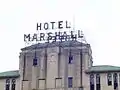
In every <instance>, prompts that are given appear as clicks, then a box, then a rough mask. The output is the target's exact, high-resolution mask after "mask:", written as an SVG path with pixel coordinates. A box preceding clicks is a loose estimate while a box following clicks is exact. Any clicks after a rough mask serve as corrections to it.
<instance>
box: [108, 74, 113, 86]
mask: <svg viewBox="0 0 120 90" xmlns="http://www.w3.org/2000/svg"><path fill="white" fill-rule="evenodd" d="M107 83H108V86H111V85H112V74H111V73H108V74H107Z"/></svg>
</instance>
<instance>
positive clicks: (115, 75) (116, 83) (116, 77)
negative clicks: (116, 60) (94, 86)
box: [113, 73, 118, 90]
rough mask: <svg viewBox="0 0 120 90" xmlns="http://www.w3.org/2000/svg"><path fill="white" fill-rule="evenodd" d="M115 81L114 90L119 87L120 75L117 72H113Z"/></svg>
mask: <svg viewBox="0 0 120 90" xmlns="http://www.w3.org/2000/svg"><path fill="white" fill-rule="evenodd" d="M113 81H114V90H116V89H117V88H118V76H117V73H114V74H113Z"/></svg>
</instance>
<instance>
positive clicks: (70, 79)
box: [68, 77, 73, 88]
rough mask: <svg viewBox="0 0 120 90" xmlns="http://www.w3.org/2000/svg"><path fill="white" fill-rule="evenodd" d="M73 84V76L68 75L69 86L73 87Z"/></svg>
mask: <svg viewBox="0 0 120 90" xmlns="http://www.w3.org/2000/svg"><path fill="white" fill-rule="evenodd" d="M72 86H73V77H68V88H72Z"/></svg>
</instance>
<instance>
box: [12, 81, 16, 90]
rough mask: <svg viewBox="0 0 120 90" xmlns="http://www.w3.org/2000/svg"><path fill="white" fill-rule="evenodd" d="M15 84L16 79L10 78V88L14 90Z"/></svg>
mask: <svg viewBox="0 0 120 90" xmlns="http://www.w3.org/2000/svg"><path fill="white" fill-rule="evenodd" d="M15 86H16V80H15V79H12V86H11V90H15Z"/></svg>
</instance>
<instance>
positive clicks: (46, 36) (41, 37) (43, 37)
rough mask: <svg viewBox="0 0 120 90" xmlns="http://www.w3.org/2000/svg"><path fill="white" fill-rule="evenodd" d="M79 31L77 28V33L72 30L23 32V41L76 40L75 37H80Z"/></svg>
mask: <svg viewBox="0 0 120 90" xmlns="http://www.w3.org/2000/svg"><path fill="white" fill-rule="evenodd" d="M82 37H83V36H82V35H81V31H80V30H78V31H77V34H76V33H75V32H74V31H70V33H69V34H68V33H67V32H65V31H64V32H54V33H52V32H48V33H38V34H36V33H34V34H33V35H31V34H24V41H25V42H33V41H37V42H41V41H45V42H48V43H50V42H56V41H69V40H77V38H82Z"/></svg>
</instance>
